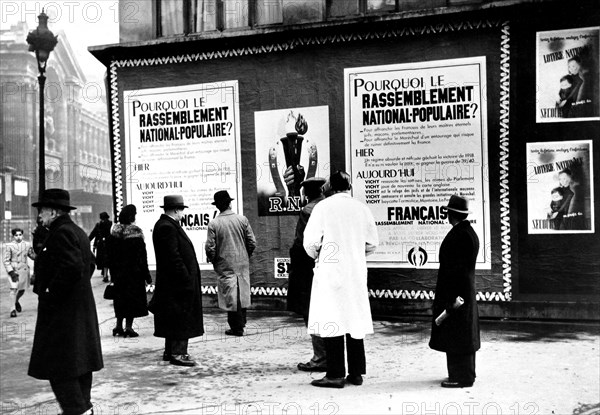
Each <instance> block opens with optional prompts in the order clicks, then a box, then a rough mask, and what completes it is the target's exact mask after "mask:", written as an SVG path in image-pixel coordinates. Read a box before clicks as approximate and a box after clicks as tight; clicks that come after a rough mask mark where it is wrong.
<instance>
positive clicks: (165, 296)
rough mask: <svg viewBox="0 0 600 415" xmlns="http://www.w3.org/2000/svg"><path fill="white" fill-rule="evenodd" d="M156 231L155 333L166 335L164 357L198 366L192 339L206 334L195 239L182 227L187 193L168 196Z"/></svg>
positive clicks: (150, 307) (152, 304)
mask: <svg viewBox="0 0 600 415" xmlns="http://www.w3.org/2000/svg"><path fill="white" fill-rule="evenodd" d="M161 208H163V209H164V211H165V213H164V214H162V215H161V216H160V218H159V219H158V221H157V222H156V224H155V225H154V230H153V231H152V242H153V243H154V253H155V255H156V286H155V290H154V295H153V297H152V300H151V301H150V304H149V305H148V309H149V310H150V311H151V312H152V313H153V314H154V336H156V337H164V339H165V351H164V353H163V360H164V361H169V362H170V363H171V364H173V365H177V366H195V365H196V362H195V361H194V360H193V359H192V358H191V357H190V355H189V354H188V341H189V339H191V338H193V337H198V336H202V335H203V334H204V322H203V317H202V292H201V290H200V266H199V265H198V260H197V258H196V251H195V250H194V245H193V244H192V241H190V239H189V238H188V236H187V235H186V233H185V231H184V230H183V228H182V227H181V224H180V221H181V218H182V217H183V210H184V209H185V208H187V206H185V204H184V203H183V197H182V196H179V195H170V196H165V197H164V204H163V206H161Z"/></svg>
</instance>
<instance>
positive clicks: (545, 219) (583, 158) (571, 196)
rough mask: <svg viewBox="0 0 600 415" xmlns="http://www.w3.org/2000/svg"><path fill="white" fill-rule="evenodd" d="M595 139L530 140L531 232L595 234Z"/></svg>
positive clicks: (529, 191) (528, 157) (529, 227)
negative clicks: (539, 141)
mask: <svg viewBox="0 0 600 415" xmlns="http://www.w3.org/2000/svg"><path fill="white" fill-rule="evenodd" d="M592 159H593V158H592V141H591V140H584V141H553V142H547V143H527V172H528V174H527V219H528V222H527V223H528V231H529V233H530V234H548V233H593V232H594V187H593V183H594V177H593V171H594V169H593V167H592Z"/></svg>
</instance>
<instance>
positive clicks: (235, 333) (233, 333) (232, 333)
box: [225, 330, 244, 337]
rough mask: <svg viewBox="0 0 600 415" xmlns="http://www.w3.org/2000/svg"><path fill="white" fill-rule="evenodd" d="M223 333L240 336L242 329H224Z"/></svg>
mask: <svg viewBox="0 0 600 415" xmlns="http://www.w3.org/2000/svg"><path fill="white" fill-rule="evenodd" d="M225 334H226V335H228V336H238V337H242V336H243V335H244V330H225Z"/></svg>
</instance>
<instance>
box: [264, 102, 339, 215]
mask: <svg viewBox="0 0 600 415" xmlns="http://www.w3.org/2000/svg"><path fill="white" fill-rule="evenodd" d="M254 122H255V132H256V134H255V137H256V184H257V192H258V195H257V199H258V215H259V216H280V215H296V214H298V213H299V212H300V210H301V209H302V207H303V205H304V203H303V200H302V194H301V191H300V190H301V189H300V183H302V181H303V180H306V179H308V178H310V177H323V178H327V177H329V107H327V106H321V107H305V108H287V109H280V110H271V111H257V112H255V113H254Z"/></svg>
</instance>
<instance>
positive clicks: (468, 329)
mask: <svg viewBox="0 0 600 415" xmlns="http://www.w3.org/2000/svg"><path fill="white" fill-rule="evenodd" d="M444 207H445V208H446V210H447V212H448V221H449V222H450V224H451V225H452V229H450V231H449V232H448V234H447V235H446V237H445V238H444V240H443V241H442V245H441V246H440V252H439V261H440V269H439V271H438V277H437V283H436V286H435V299H434V301H433V310H432V311H433V319H434V320H433V322H432V327H431V340H430V341H429V347H431V348H432V349H434V350H438V351H440V352H445V353H446V361H447V366H448V380H445V381H443V382H442V384H441V385H442V387H444V388H464V387H470V386H472V385H473V382H475V352H477V350H479V348H480V346H481V343H480V338H479V312H478V309H477V300H476V297H475V282H474V280H475V262H476V260H477V254H478V252H479V238H478V237H477V234H476V233H475V231H474V230H473V228H472V227H471V222H469V221H468V220H467V216H468V214H469V213H471V212H469V209H468V201H467V199H465V198H464V197H462V196H459V195H453V196H451V197H450V200H449V202H448V205H447V206H444ZM461 303H462V305H461ZM444 312H445V314H446V315H447V318H446V319H445V320H444V321H442V322H441V323H439V320H438V323H439V325H438V323H436V321H435V320H436V318H437V317H439V316H440V315H441V314H442V313H444ZM440 320H441V319H440Z"/></svg>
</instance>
